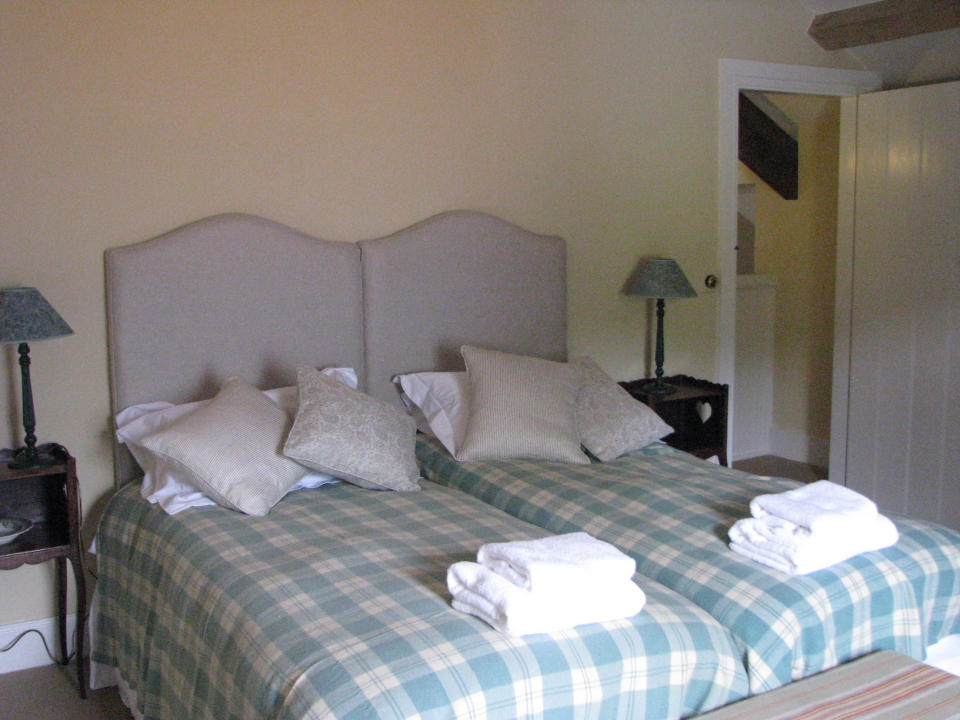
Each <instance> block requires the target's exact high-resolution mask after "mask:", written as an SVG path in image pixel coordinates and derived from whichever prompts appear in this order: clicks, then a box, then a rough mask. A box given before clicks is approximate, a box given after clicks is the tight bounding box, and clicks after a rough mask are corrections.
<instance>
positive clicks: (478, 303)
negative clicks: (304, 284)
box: [360, 210, 567, 401]
mask: <svg viewBox="0 0 960 720" xmlns="http://www.w3.org/2000/svg"><path fill="white" fill-rule="evenodd" d="M360 248H361V252H362V255H363V288H364V292H363V302H364V343H365V346H366V358H367V388H368V391H369V392H370V393H371V394H373V395H375V396H377V397H380V398H384V399H391V398H392V399H394V401H395V400H396V398H397V392H396V389H395V388H394V387H393V385H392V383H391V380H390V378H391V377H392V376H393V375H394V374H396V373H399V372H412V371H421V370H462V369H463V362H462V360H461V358H460V353H459V350H460V346H461V345H463V344H464V343H470V344H473V345H480V346H484V347H489V348H493V349H496V350H503V351H507V352H516V353H522V354H528V355H538V356H540V357H546V358H550V359H554V360H565V359H566V352H567V334H566V331H567V291H566V248H565V245H564V242H563V240H561V239H560V238H558V237H550V236H546V235H538V234H536V233H533V232H530V231H529V230H524V229H523V228H519V227H517V226H515V225H511V224H510V223H508V222H505V221H503V220H501V219H499V218H496V217H494V216H492V215H487V214H484V213H479V212H472V211H464V210H458V211H454V212H448V213H443V214H441V215H436V216H434V217H432V218H429V219H428V220H424V221H423V222H420V223H418V224H416V225H414V226H412V227H409V228H407V229H405V230H401V231H400V232H397V233H394V234H393V235H390V236H388V237H385V238H380V239H378V240H367V241H363V242H361V243H360Z"/></svg>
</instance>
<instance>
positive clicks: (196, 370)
mask: <svg viewBox="0 0 960 720" xmlns="http://www.w3.org/2000/svg"><path fill="white" fill-rule="evenodd" d="M104 264H105V270H106V301H107V341H108V349H109V357H110V390H111V408H112V410H113V413H114V414H116V412H118V411H119V410H121V409H123V408H125V407H127V406H129V405H132V404H135V403H139V402H145V401H150V400H167V401H169V402H174V403H182V402H188V401H191V400H197V399H201V398H205V397H211V396H213V395H214V394H216V391H217V389H218V388H219V386H220V384H221V382H222V381H223V380H224V379H225V378H226V376H227V375H229V374H231V373H237V374H239V375H241V376H243V377H244V378H245V379H247V380H248V381H249V382H251V383H254V384H255V385H257V386H258V387H261V388H270V387H280V386H283V385H294V384H296V368H297V366H298V365H309V366H315V367H321V366H326V365H349V366H352V367H355V368H357V370H358V372H359V373H360V374H361V377H362V373H363V343H362V330H361V323H362V297H361V281H360V248H359V247H358V246H357V245H356V244H355V243H338V242H330V241H326V240H318V239H317V238H314V237H311V236H309V235H306V234H305V233H302V232H299V231H297V230H294V229H292V228H289V227H286V226H284V225H280V224H279V223H275V222H271V221H269V220H264V219H262V218H258V217H253V216H250V215H240V214H229V215H218V216H214V217H210V218H206V219H204V220H200V221H198V222H194V223H191V224H189V225H185V226H183V227H181V228H178V229H176V230H173V231H171V232H169V233H166V234H165V235H161V236H160V237H157V238H154V239H152V240H146V241H144V242H140V243H137V244H135V245H128V246H125V247H119V248H113V249H111V250H107V251H106V253H105V258H104ZM135 474H136V466H135V464H134V463H133V460H132V458H130V457H129V455H127V453H126V450H125V449H123V448H120V449H118V452H117V462H116V479H117V482H118V484H122V483H124V482H126V481H128V480H130V479H132V477H134V476H135Z"/></svg>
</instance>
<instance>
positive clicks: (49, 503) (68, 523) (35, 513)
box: [0, 444, 87, 698]
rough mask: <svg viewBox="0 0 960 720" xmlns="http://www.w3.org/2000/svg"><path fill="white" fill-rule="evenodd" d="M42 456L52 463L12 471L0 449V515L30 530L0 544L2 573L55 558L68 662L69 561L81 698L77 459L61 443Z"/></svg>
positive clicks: (63, 653) (82, 594)
mask: <svg viewBox="0 0 960 720" xmlns="http://www.w3.org/2000/svg"><path fill="white" fill-rule="evenodd" d="M37 449H38V450H39V451H40V455H41V457H45V458H47V459H48V460H49V463H50V464H47V465H44V466H43V467H36V468H21V469H12V468H9V467H7V463H8V462H9V461H10V459H11V458H12V457H13V451H11V450H0V517H16V518H22V519H24V520H29V521H30V522H31V523H32V527H31V528H30V529H29V530H28V531H26V532H25V533H24V534H22V535H20V536H18V537H17V538H16V539H14V540H13V541H12V542H9V543H7V544H5V545H0V570H12V569H13V568H18V567H20V566H21V565H23V564H24V563H30V564H35V563H41V562H46V561H47V560H55V561H56V564H57V586H58V587H57V596H58V598H57V599H58V603H57V608H58V613H59V630H60V658H61V660H60V661H61V662H62V663H63V664H66V662H67V561H68V560H69V561H70V564H71V565H72V566H73V578H74V581H75V583H76V590H77V644H76V658H77V679H78V680H79V682H80V697H83V698H85V697H86V696H87V685H86V681H85V669H84V664H83V635H84V630H85V625H86V623H85V620H86V616H87V592H86V583H85V582H84V575H83V551H82V549H81V546H80V495H79V489H78V488H77V468H76V461H75V460H74V459H73V457H71V456H70V453H69V452H67V450H66V448H64V447H62V446H60V445H52V444H51V445H41V446H39V447H38V448H37Z"/></svg>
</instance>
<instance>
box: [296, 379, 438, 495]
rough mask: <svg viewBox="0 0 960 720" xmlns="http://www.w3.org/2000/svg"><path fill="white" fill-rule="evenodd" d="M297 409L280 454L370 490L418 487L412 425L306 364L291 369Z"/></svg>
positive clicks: (407, 418) (395, 410) (394, 411)
mask: <svg viewBox="0 0 960 720" xmlns="http://www.w3.org/2000/svg"><path fill="white" fill-rule="evenodd" d="M297 387H298V388H299V391H300V407H299V409H298V410H297V417H296V420H294V423H293V427H292V428H291V429H290V433H289V435H288V436H287V440H286V442H285V443H284V446H283V453H284V455H286V456H287V457H289V458H292V459H293V460H296V461H297V462H298V463H301V464H302V465H306V466H307V467H310V468H313V469H314V470H319V471H320V472H325V473H330V474H331V475H333V476H335V477H339V478H342V479H344V480H347V481H348V482H352V483H354V484H355V485H359V486H360V487H365V488H370V489H372V490H419V489H420V485H419V482H418V481H419V478H420V471H419V468H418V466H417V458H416V452H415V449H414V447H415V446H414V436H415V434H416V423H415V422H414V421H413V419H412V418H411V417H410V416H409V415H405V414H404V413H403V411H402V410H400V409H399V408H397V407H394V406H392V405H388V404H387V403H385V402H383V401H382V400H378V399H377V398H374V397H372V396H371V395H367V394H365V393H362V392H359V391H357V390H353V389H351V388H348V387H346V386H344V385H343V384H342V383H339V382H337V381H336V380H332V379H330V378H328V377H326V376H325V375H323V374H321V373H319V372H317V371H316V370H314V369H312V368H301V369H300V370H298V371H297Z"/></svg>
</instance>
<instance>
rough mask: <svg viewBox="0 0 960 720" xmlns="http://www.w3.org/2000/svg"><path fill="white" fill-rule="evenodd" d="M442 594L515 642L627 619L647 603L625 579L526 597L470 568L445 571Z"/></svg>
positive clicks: (478, 568) (485, 572)
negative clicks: (445, 592)
mask: <svg viewBox="0 0 960 720" xmlns="http://www.w3.org/2000/svg"><path fill="white" fill-rule="evenodd" d="M447 588H448V589H449V590H450V593H451V594H452V595H453V607H454V608H456V609H457V610H459V611H461V612H465V613H469V614H470V615H475V616H476V617H478V618H480V619H481V620H484V621H485V622H487V623H488V624H490V625H492V626H493V627H494V628H496V629H497V630H499V631H500V632H502V633H506V634H507V635H516V636H519V635H529V634H532V633H548V632H556V631H558V630H566V629H568V628H572V627H576V626H577V625H583V624H585V623H593V622H605V621H607V620H618V619H621V618H628V617H633V616H634V615H636V614H637V613H638V612H640V610H642V609H643V606H644V604H645V603H646V600H647V598H646V595H645V594H644V592H643V590H641V589H640V587H639V586H638V585H636V583H634V582H633V581H632V580H629V579H627V580H619V581H612V582H608V583H601V584H599V585H593V586H590V587H579V588H577V587H573V588H570V589H569V591H568V592H565V593H562V594H559V595H553V594H549V593H542V592H531V591H529V590H524V589H522V588H520V587H518V586H516V585H514V584H513V583H512V582H510V581H509V580H507V579H505V578H503V577H501V576H500V575H497V573H495V572H493V571H492V570H490V569H489V568H486V567H484V566H483V565H480V564H479V563H473V562H458V563H454V564H453V565H451V566H450V568H449V569H448V570H447Z"/></svg>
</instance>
